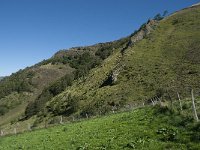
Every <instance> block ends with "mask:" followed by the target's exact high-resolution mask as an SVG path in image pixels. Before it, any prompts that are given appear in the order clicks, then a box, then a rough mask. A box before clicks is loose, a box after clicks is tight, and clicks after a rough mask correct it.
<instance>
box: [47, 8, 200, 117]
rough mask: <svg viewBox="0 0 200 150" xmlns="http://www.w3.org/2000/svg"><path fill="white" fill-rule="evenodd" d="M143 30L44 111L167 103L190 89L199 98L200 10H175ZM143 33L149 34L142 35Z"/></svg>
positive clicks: (87, 111)
mask: <svg viewBox="0 0 200 150" xmlns="http://www.w3.org/2000/svg"><path fill="white" fill-rule="evenodd" d="M148 23H150V24H151V23H152V22H151V21H150V22H148ZM143 27H144V30H143V31H142V32H138V33H135V34H133V35H132V36H131V41H129V44H128V45H127V47H125V48H123V49H117V50H116V51H115V52H114V53H113V54H112V55H111V56H109V57H108V58H107V59H106V60H105V61H104V62H103V63H102V65H101V66H100V67H96V68H94V69H92V70H91V71H90V72H89V75H87V76H85V77H84V78H82V79H79V80H77V81H76V82H75V83H73V85H72V86H70V87H68V88H67V89H66V90H65V91H64V92H63V93H62V94H59V95H58V96H56V97H55V98H53V99H52V100H51V101H50V102H49V103H47V112H46V113H47V114H48V113H49V112H50V113H52V114H54V115H60V114H62V115H66V116H70V115H72V114H73V115H76V116H77V117H85V116H87V115H97V114H103V113H106V112H109V111H111V110H113V109H116V110H117V109H121V108H123V107H131V106H132V105H137V104H138V103H140V104H141V103H148V101H149V100H150V99H152V98H154V99H159V98H161V97H162V98H164V99H165V100H170V99H171V98H173V97H175V96H176V95H175V94H176V93H177V92H179V93H181V95H182V96H183V97H188V96H189V94H190V90H191V88H193V89H195V91H197V94H198V95H199V92H200V65H199V63H200V62H199V60H200V57H199V56H200V55H199V53H200V44H199V43H200V6H199V5H198V6H195V7H190V8H187V9H184V10H181V11H179V12H176V13H175V14H172V15H171V16H169V17H167V18H165V19H163V20H161V21H160V22H159V24H158V26H149V25H148V24H147V25H146V26H143ZM149 27H150V30H148V28H149ZM147 31H151V33H150V34H148V35H145V34H143V33H148V32H147ZM143 38H144V39H143ZM141 39H142V40H141ZM138 40H139V41H138ZM136 41H137V42H136Z"/></svg>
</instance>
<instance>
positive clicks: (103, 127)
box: [0, 107, 200, 150]
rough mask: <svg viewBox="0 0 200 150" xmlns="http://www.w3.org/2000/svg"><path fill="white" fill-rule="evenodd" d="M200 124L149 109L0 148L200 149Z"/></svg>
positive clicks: (40, 133)
mask: <svg viewBox="0 0 200 150" xmlns="http://www.w3.org/2000/svg"><path fill="white" fill-rule="evenodd" d="M199 129H200V124H195V123H193V121H192V119H190V118H188V117H183V116H182V115H180V114H179V113H177V112H176V113H175V112H172V111H170V110H169V109H167V108H165V107H161V108H160V107H155V108H153V107H146V108H140V109H136V110H132V111H130V112H124V113H119V114H113V115H109V116H106V117H102V118H96V119H90V120H84V121H81V122H75V123H69V124H64V125H60V126H56V127H52V128H48V129H41V130H36V131H32V132H26V133H23V134H18V135H13V136H7V137H2V138H0V149H2V150H13V149H27V150H32V149H33V150H39V149H41V150H42V149H48V150H61V149H63V150H65V149H66V150H83V149H84V150H86V149H87V150H107V149H112V150H122V149H126V150H128V149H148V150H150V149H152V150H155V149H198V148H200V144H199V141H198V140H199V136H200V135H199Z"/></svg>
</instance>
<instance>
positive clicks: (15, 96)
mask: <svg viewBox="0 0 200 150" xmlns="http://www.w3.org/2000/svg"><path fill="white" fill-rule="evenodd" d="M128 39H129V38H128V37H127V38H123V39H120V40H117V41H113V42H108V43H100V44H96V45H93V46H87V47H75V48H71V49H69V50H61V51H59V52H57V53H56V54H55V55H54V56H53V57H52V58H50V59H48V60H44V61H42V62H40V63H38V64H36V65H34V66H32V67H28V68H26V69H24V70H20V71H18V72H17V73H14V74H12V75H11V76H9V77H6V78H4V79H3V80H1V81H0V125H2V124H7V123H9V122H11V121H12V122H13V121H17V120H24V119H27V118H29V117H30V116H33V115H35V114H36V113H38V112H39V111H40V110H42V109H43V107H44V105H45V103H46V102H47V101H48V100H49V99H51V98H52V97H54V96H56V95H57V94H59V93H61V92H62V91H64V90H65V88H66V87H67V86H70V85H71V83H72V82H73V80H76V79H78V78H80V77H82V76H85V75H86V74H87V73H88V71H89V70H90V69H92V68H94V67H96V66H98V65H100V64H101V62H102V61H103V60H104V59H105V58H107V57H108V56H109V55H111V54H112V52H113V51H114V49H115V48H118V47H123V45H124V44H125V45H126V43H127V41H128ZM24 112H25V115H24Z"/></svg>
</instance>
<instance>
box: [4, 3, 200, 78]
mask: <svg viewBox="0 0 200 150" xmlns="http://www.w3.org/2000/svg"><path fill="white" fill-rule="evenodd" d="M197 2H200V1H199V0H0V76H5V75H10V74H11V73H13V72H16V71H17V70H19V69H23V68H25V67H26V66H31V65H33V64H35V63H37V62H39V61H41V60H43V59H47V58H49V57H51V56H52V55H53V54H54V53H55V52H57V51H58V50H60V49H65V48H70V47H74V46H84V45H91V44H95V43H98V42H105V41H112V40H115V39H119V38H121V37H124V36H127V35H129V34H131V33H132V32H133V31H134V30H136V29H137V28H138V27H139V26H140V25H141V24H142V23H144V22H146V20H147V19H148V18H152V17H153V16H154V15H155V14H157V13H162V12H163V11H164V10H168V12H169V13H172V12H174V11H176V10H179V9H182V8H184V7H187V6H190V5H192V4H194V3H197Z"/></svg>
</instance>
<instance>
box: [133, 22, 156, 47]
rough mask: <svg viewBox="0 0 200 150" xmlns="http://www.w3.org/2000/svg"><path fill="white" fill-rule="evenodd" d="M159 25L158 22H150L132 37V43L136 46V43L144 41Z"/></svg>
mask: <svg viewBox="0 0 200 150" xmlns="http://www.w3.org/2000/svg"><path fill="white" fill-rule="evenodd" d="M157 24H158V21H156V20H149V21H148V22H147V24H146V25H144V27H141V28H140V30H139V31H138V32H137V33H136V34H135V35H133V36H132V37H131V43H132V44H134V43H135V42H137V41H139V40H142V39H143V38H144V37H145V36H147V35H148V34H149V33H150V32H151V31H152V30H153V29H154V28H155V26H156V25H157Z"/></svg>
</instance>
